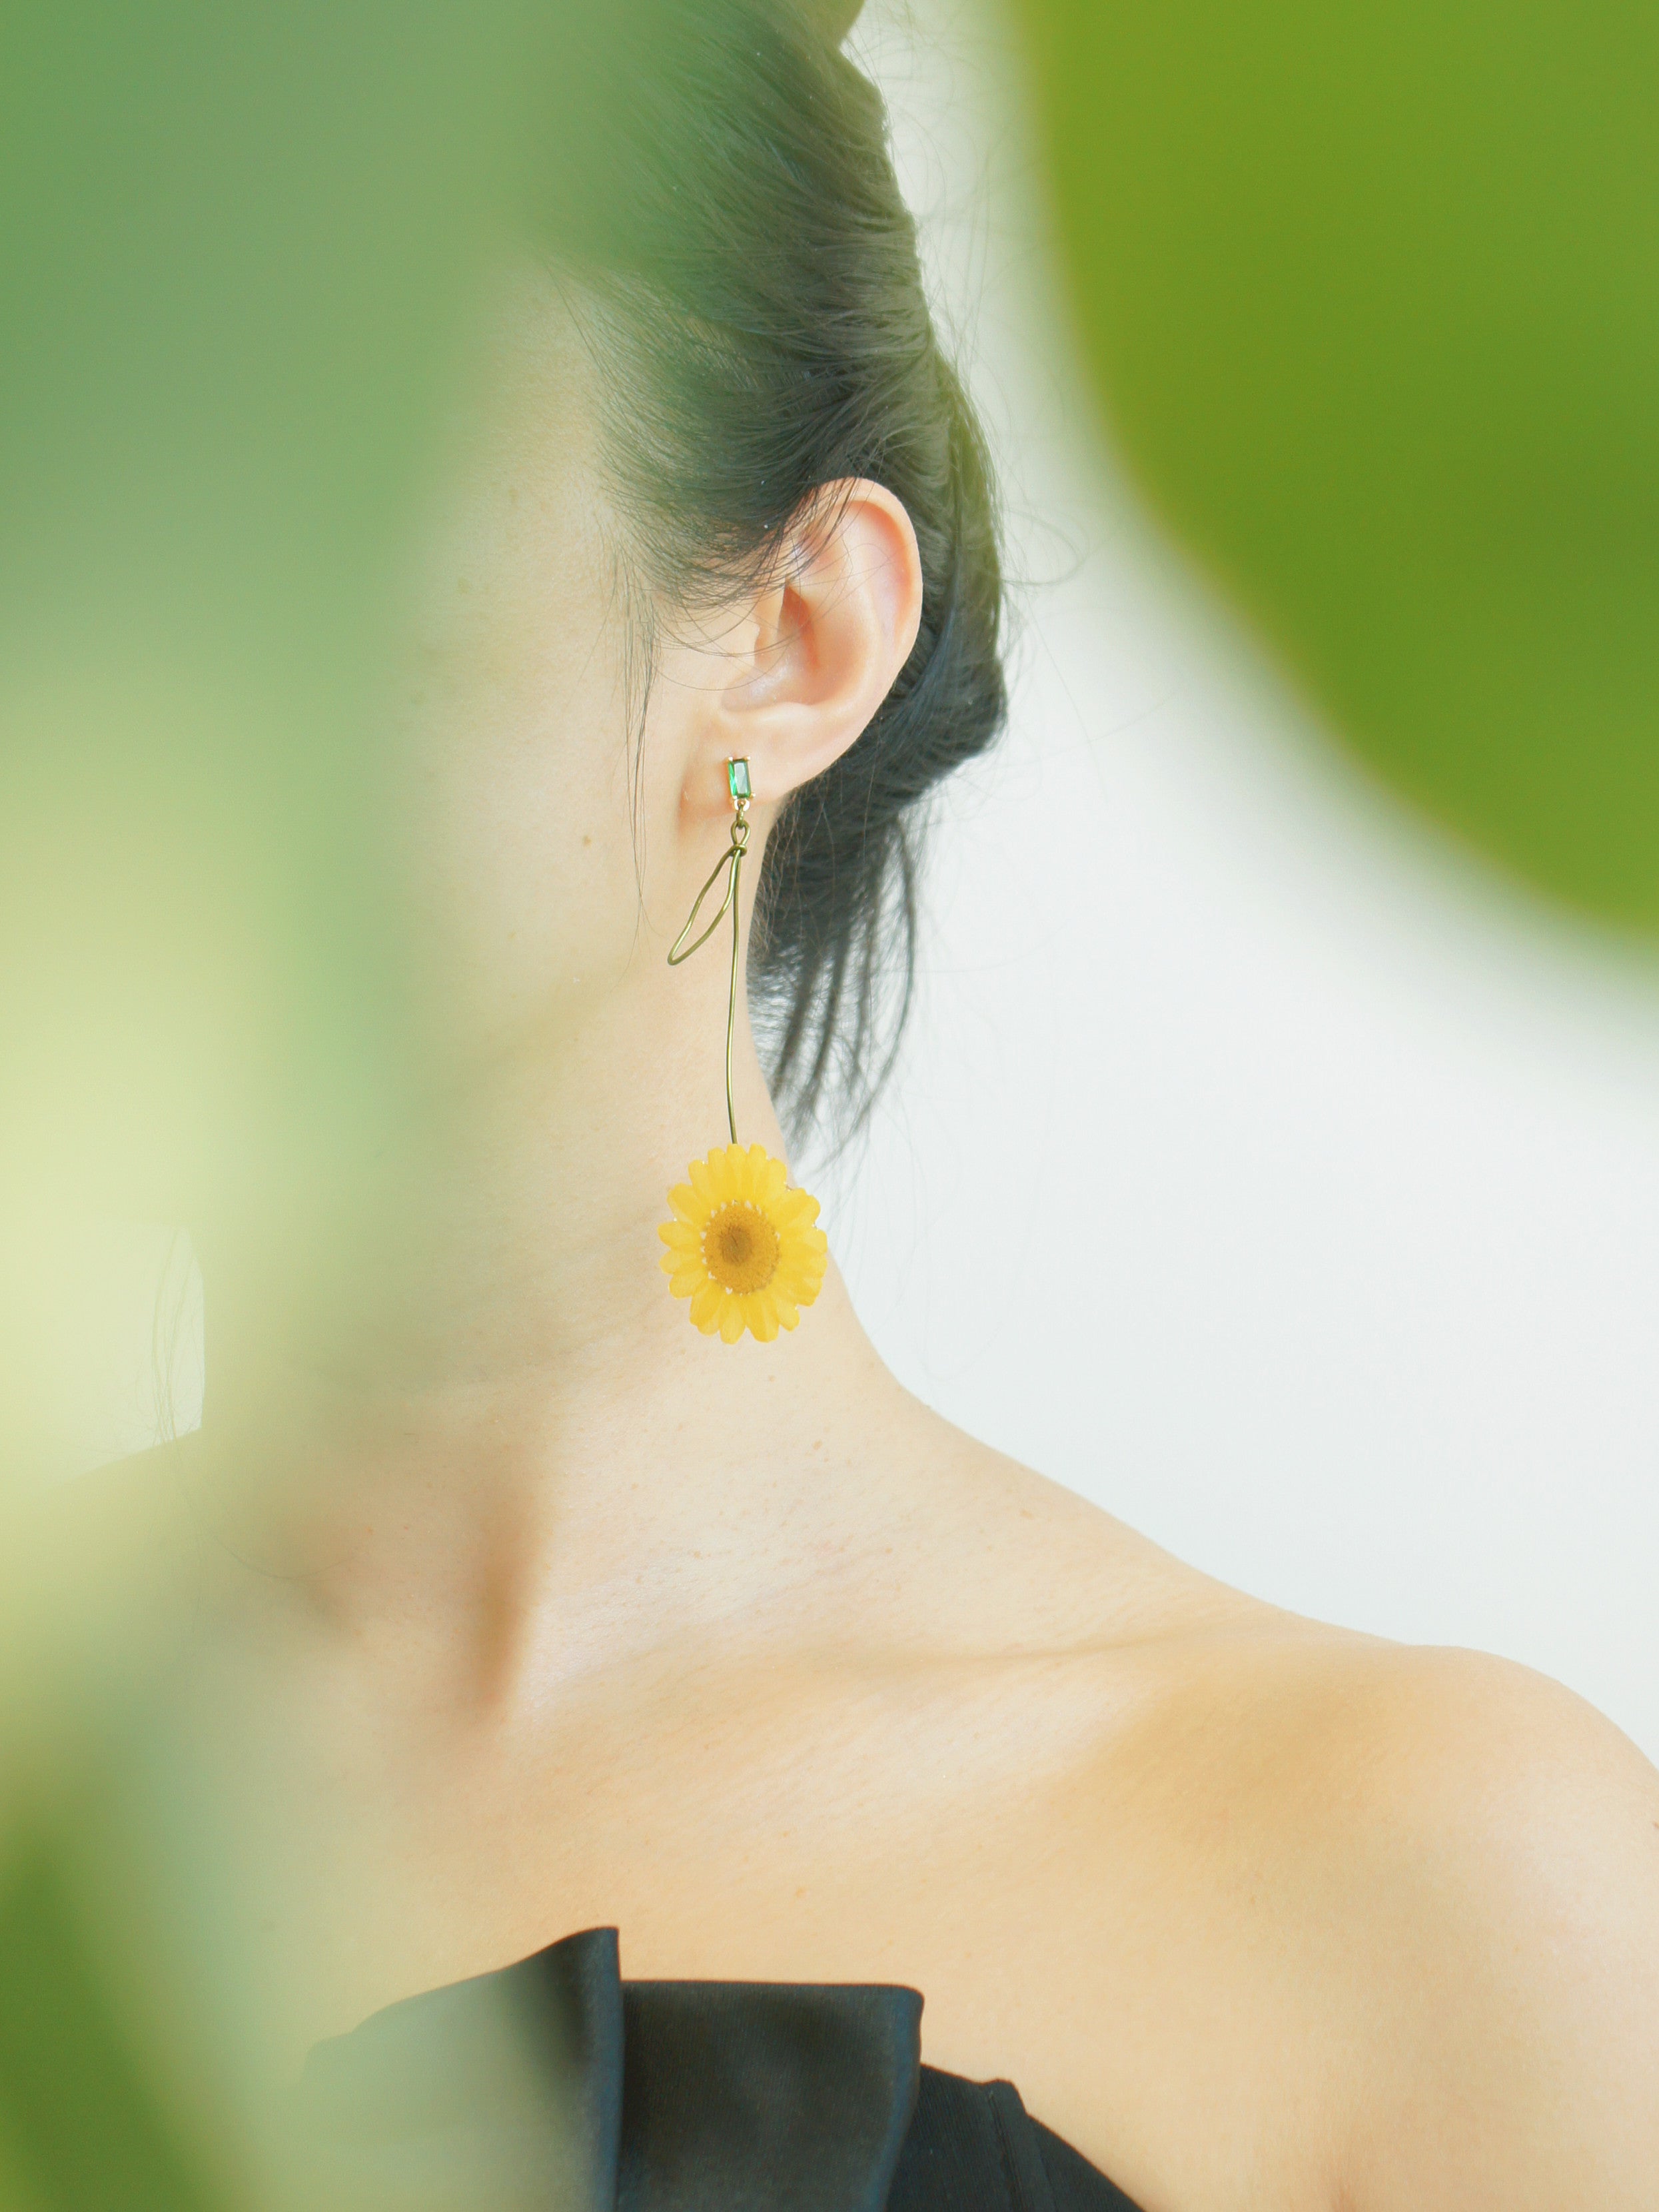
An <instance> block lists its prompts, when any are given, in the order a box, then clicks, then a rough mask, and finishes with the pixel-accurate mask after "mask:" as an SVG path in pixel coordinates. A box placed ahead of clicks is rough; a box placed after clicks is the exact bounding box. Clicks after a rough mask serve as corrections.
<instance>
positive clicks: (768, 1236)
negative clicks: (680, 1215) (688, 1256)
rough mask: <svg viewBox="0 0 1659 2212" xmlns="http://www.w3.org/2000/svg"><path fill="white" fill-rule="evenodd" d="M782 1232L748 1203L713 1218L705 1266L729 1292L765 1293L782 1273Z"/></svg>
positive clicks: (706, 1236) (704, 1249) (706, 1237)
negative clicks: (779, 1241) (780, 1260)
mask: <svg viewBox="0 0 1659 2212" xmlns="http://www.w3.org/2000/svg"><path fill="white" fill-rule="evenodd" d="M780 1249H781V1248H780V1246H779V1243H778V1232H777V1231H776V1230H775V1229H774V1227H773V1226H772V1225H771V1223H770V1222H769V1220H768V1219H767V1218H766V1216H765V1215H764V1214H763V1212H761V1211H760V1208H759V1207H758V1206H750V1204H749V1203H748V1201H747V1200H743V1199H734V1200H732V1204H731V1205H730V1206H721V1208H720V1212H718V1213H715V1214H711V1215H710V1217H709V1219H708V1227H707V1228H706V1229H705V1230H704V1231H703V1232H702V1256H703V1263H704V1265H705V1266H706V1267H708V1272H709V1273H710V1274H711V1275H712V1276H713V1277H714V1280H715V1281H716V1282H717V1283H719V1284H720V1285H721V1287H722V1288H723V1289H725V1290H728V1291H763V1290H764V1289H765V1288H766V1285H768V1284H769V1282H770V1281H771V1279H772V1278H773V1276H774V1275H775V1274H776V1273H777V1272H778V1255H779V1251H780Z"/></svg>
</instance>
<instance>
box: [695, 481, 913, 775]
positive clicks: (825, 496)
mask: <svg viewBox="0 0 1659 2212" xmlns="http://www.w3.org/2000/svg"><path fill="white" fill-rule="evenodd" d="M920 623H921V554H920V552H919V551H918V550H917V546H916V533H915V529H914V528H913V527H912V526H911V522H910V518H909V516H908V514H907V513H905V511H904V507H903V505H902V502H901V501H899V500H897V499H896V498H895V497H894V496H893V495H892V493H891V492H890V491H889V490H888V489H887V488H886V486H885V485H884V484H878V483H871V482H870V481H869V480H868V479H866V478H865V477H857V478H853V479H849V480H848V481H846V482H843V483H833V484H827V485H826V486H825V487H824V488H823V491H822V493H821V494H820V495H819V496H818V498H817V500H816V501H814V502H813V505H812V507H811V512H810V513H807V514H806V515H805V516H804V517H803V519H802V520H801V523H800V525H799V527H798V529H797V530H796V531H794V532H793V533H792V538H791V542H790V544H788V545H787V547H786V549H785V553H784V559H783V561H782V562H781V567H780V570H779V574H778V577H777V580H775V581H774V582H773V583H771V584H769V586H767V588H766V589H765V590H764V591H763V592H761V593H760V594H759V595H758V597H757V599H756V600H755V602H754V603H753V605H752V607H751V608H750V610H749V611H748V617H747V619H746V620H745V621H744V623H742V624H741V625H740V636H741V639H742V642H741V644H740V645H739V647H738V651H737V653H736V654H735V656H734V658H735V659H736V663H737V665H735V666H734V667H732V670H731V673H730V675H729V677H728V679H727V681H726V683H725V684H724V685H723V686H722V688H721V690H720V694H719V696H718V698H717V701H716V702H715V708H714V714H713V716H712V717H711V726H710V728H709V730H708V736H709V737H710V738H713V740H714V743H715V744H716V745H717V746H718V747H719V749H720V751H721V752H722V753H723V754H730V755H733V756H744V757H747V759H748V761H749V763H750V776H751V779H752V781H753V783H754V787H755V793H756V797H757V800H759V801H760V802H761V803H762V804H763V805H764V804H766V803H767V802H769V801H772V802H775V801H776V800H779V799H785V798H787V796H788V794H789V793H791V792H792V791H795V790H798V789H799V787H800V786H801V785H802V784H804V783H810V782H811V781H812V778H813V777H814V776H815V775H821V774H822V773H823V770H824V769H826V768H828V767H829V764H830V763H831V762H832V761H836V760H838V759H839V758H840V757H841V756H842V753H844V752H845V751H846V750H847V749H848V746H849V745H850V744H853V743H854V739H856V738H858V737H859V736H860V733H861V732H863V731H864V730H865V729H866V727H867V726H868V725H869V723H870V721H871V720H872V718H873V716H874V714H875V713H876V710H877V708H878V707H879V706H880V705H881V702H882V701H883V700H884V698H885V697H886V696H887V694H888V692H889V691H890V690H891V689H892V686H893V681H894V678H896V676H897V674H898V672H899V671H900V670H901V669H902V667H903V665H904V664H905V662H906V661H907V660H908V658H909V656H910V648H911V647H912V646H913V645H914V644H915V641H916V630H917V628H918V626H919V625H920Z"/></svg>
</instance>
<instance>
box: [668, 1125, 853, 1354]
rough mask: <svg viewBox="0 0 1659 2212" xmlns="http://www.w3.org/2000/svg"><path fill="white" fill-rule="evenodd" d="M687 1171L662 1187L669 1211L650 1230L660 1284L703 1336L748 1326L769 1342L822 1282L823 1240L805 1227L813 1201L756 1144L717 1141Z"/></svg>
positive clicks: (732, 1338) (727, 1336)
mask: <svg viewBox="0 0 1659 2212" xmlns="http://www.w3.org/2000/svg"><path fill="white" fill-rule="evenodd" d="M686 1173H687V1175H688V1176H689V1177H690V1181H689V1182H682V1183H677V1184H676V1185H675V1186H674V1188H673V1189H672V1190H671V1191H670V1192H669V1194H668V1203H669V1204H670V1205H671V1206H672V1207H673V1209H674V1218H673V1219H672V1220H671V1221H665V1222H664V1223H663V1224H662V1225H661V1226H660V1227H659V1230H658V1231H657V1234H658V1235H659V1237H661V1238H662V1241H663V1243H665V1245H666V1246H667V1247H668V1249H667V1250H666V1252H665V1253H664V1254H663V1257H662V1268H663V1273H665V1275H666V1276H667V1278H668V1287H669V1289H670V1290H671V1291H672V1292H673V1293H674V1296H675V1297H677V1298H690V1301H691V1319H692V1320H693V1321H694V1322H696V1325H697V1327H698V1328H700V1329H701V1330H702V1333H703V1334H704V1335H705V1336H713V1335H714V1332H715V1331H716V1330H717V1329H718V1330H719V1332H720V1335H721V1337H722V1338H723V1339H724V1340H725V1341H726V1343H727V1344H735V1343H736V1342H737V1340H738V1338H739V1337H740V1336H741V1335H742V1334H743V1333H744V1329H749V1330H750V1331H751V1332H752V1333H753V1334H755V1335H756V1336H757V1337H758V1338H759V1339H760V1340H761V1342H762V1343H763V1344H770V1342H771V1341H772V1340H773V1338H774V1337H775V1335H776V1334H777V1333H778V1331H779V1329H780V1328H793V1327H794V1326H795V1323H796V1322H798V1321H799V1319H800V1309H801V1308H802V1307H803V1306H810V1305H811V1303H812V1301H813V1299H814V1298H816V1297H817V1294H818V1292H819V1291H820V1290H821V1289H822V1288H823V1275H824V1270H825V1268H826V1267H828V1266H829V1238H828V1237H826V1236H825V1235H824V1233H823V1230H821V1229H815V1228H814V1227H813V1223H814V1222H815V1221H816V1220H817V1214H818V1202H817V1199H815V1198H810V1197H809V1196H808V1195H807V1194H806V1193H805V1191H804V1190H791V1189H790V1188H789V1187H788V1184H789V1170H788V1169H787V1167H785V1165H784V1164H783V1162H782V1161H781V1160H775V1159H774V1158H772V1156H771V1154H770V1153H769V1152H768V1151H767V1149H766V1147H765V1146H764V1145H750V1146H746V1147H745V1146H742V1145H717V1146H715V1148H714V1151H713V1152H710V1154H709V1155H708V1158H707V1159H706V1160H693V1161H692V1163H691V1164H690V1167H689V1168H688V1169H687V1170H686Z"/></svg>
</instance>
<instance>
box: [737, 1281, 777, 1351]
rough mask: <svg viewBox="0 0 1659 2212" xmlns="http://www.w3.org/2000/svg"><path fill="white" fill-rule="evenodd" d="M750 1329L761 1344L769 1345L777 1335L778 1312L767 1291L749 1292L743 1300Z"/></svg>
mask: <svg viewBox="0 0 1659 2212" xmlns="http://www.w3.org/2000/svg"><path fill="white" fill-rule="evenodd" d="M743 1303H744V1308H745V1312H746V1318H747V1320H748V1322H749V1326H750V1329H751V1331H752V1332H753V1334H755V1336H756V1337H757V1339H758V1340H759V1341H760V1342H761V1343H762V1344H770V1342H771V1341H772V1340H773V1338H774V1337H775V1335H776V1334H777V1333H778V1310H777V1306H776V1304H775V1301H774V1299H773V1297H772V1294H771V1292H770V1291H750V1293H749V1295H748V1297H746V1298H745V1299H744V1302H743Z"/></svg>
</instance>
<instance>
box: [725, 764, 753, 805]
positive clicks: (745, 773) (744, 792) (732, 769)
mask: <svg viewBox="0 0 1659 2212" xmlns="http://www.w3.org/2000/svg"><path fill="white" fill-rule="evenodd" d="M726 782H727V783H728V784H729V785H730V786H731V788H732V798H733V799H752V798H753V797H754V795H755V794H754V793H753V792H752V791H751V790H750V788H749V763H748V762H747V761H746V760H729V761H727V763H726Z"/></svg>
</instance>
